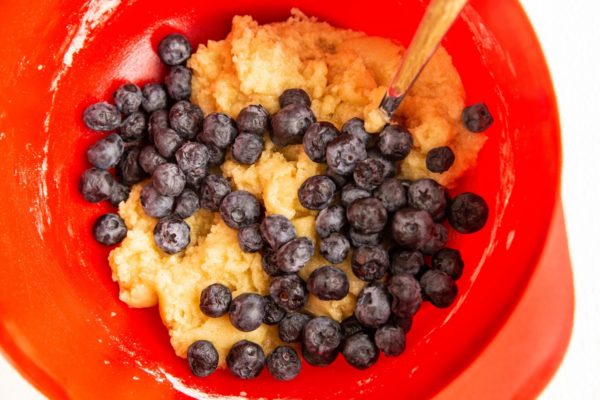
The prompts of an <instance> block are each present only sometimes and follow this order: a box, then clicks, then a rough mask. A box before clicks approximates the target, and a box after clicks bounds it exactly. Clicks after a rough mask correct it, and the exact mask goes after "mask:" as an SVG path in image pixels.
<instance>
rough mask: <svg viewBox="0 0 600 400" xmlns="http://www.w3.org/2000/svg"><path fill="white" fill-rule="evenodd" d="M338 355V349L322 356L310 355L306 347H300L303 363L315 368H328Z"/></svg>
mask: <svg viewBox="0 0 600 400" xmlns="http://www.w3.org/2000/svg"><path fill="white" fill-rule="evenodd" d="M339 353H340V352H339V349H335V350H333V351H329V352H327V353H323V354H317V353H311V352H310V351H308V350H307V349H306V347H304V346H302V357H304V361H306V362H307V363H309V364H310V365H313V366H315V367H326V366H328V365H329V364H331V363H333V362H334V361H335V359H336V358H337V356H338V354H339Z"/></svg>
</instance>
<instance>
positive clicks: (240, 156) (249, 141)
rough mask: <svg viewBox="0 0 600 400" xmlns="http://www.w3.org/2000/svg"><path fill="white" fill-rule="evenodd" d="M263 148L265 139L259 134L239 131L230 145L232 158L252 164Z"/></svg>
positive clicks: (242, 162)
mask: <svg viewBox="0 0 600 400" xmlns="http://www.w3.org/2000/svg"><path fill="white" fill-rule="evenodd" d="M264 148H265V140H264V139H263V137H262V136H260V135H255V134H253V133H241V134H240V135H238V137H236V138H235V140H234V142H233V146H231V155H232V156H233V159H234V160H235V161H237V162H238V163H240V164H247V165H250V164H254V163H255V162H257V161H258V159H259V158H260V155H261V154H262V152H263V150H264Z"/></svg>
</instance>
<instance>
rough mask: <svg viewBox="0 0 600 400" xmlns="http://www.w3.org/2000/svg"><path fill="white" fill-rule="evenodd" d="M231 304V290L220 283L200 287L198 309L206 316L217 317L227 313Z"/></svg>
mask: <svg viewBox="0 0 600 400" xmlns="http://www.w3.org/2000/svg"><path fill="white" fill-rule="evenodd" d="M230 305H231V290H229V288H228V287H227V286H225V285H222V284H220V283H213V284H212V285H209V286H207V287H205V288H204V289H202V293H201V294H200V310H201V311H202V312H203V313H204V314H205V315H206V316H208V317H212V318H217V317H221V316H223V315H225V314H227V311H229V306H230Z"/></svg>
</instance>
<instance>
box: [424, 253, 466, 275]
mask: <svg viewBox="0 0 600 400" xmlns="http://www.w3.org/2000/svg"><path fill="white" fill-rule="evenodd" d="M464 266H465V263H464V261H463V259H462V257H461V255H460V252H459V251H458V250H455V249H450V248H444V249H441V250H440V251H438V252H437V253H435V254H434V255H433V257H431V268H432V269H437V270H440V271H442V272H445V273H447V274H448V275H450V277H451V278H452V279H454V280H457V279H459V278H460V277H461V276H462V273H463V268H464Z"/></svg>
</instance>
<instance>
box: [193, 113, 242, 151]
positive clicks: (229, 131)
mask: <svg viewBox="0 0 600 400" xmlns="http://www.w3.org/2000/svg"><path fill="white" fill-rule="evenodd" d="M237 134H238V131H237V128H236V125H235V122H234V121H233V120H232V119H231V117H230V116H229V115H227V114H223V113H211V114H208V115H207V116H206V118H204V127H203V128H202V130H201V131H200V133H198V141H200V142H203V143H205V144H207V145H208V144H212V145H213V146H217V147H218V148H220V149H225V148H226V147H227V146H229V145H230V144H231V143H233V140H234V139H235V137H236V136H237Z"/></svg>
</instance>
